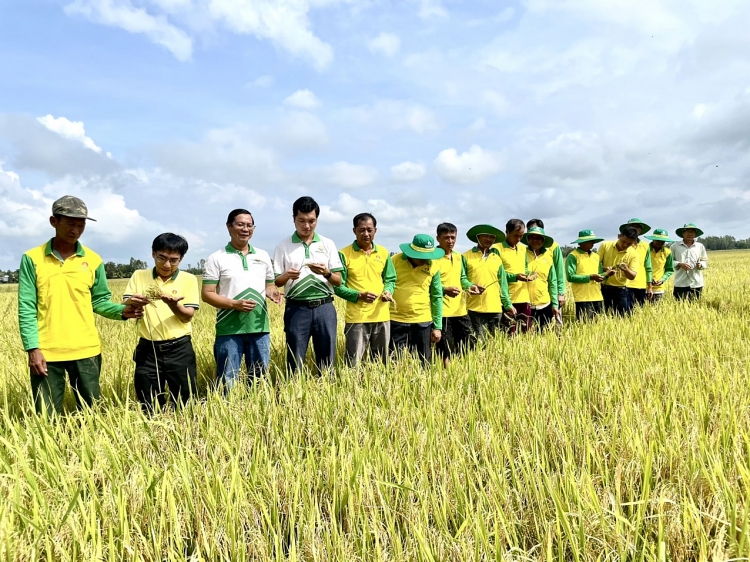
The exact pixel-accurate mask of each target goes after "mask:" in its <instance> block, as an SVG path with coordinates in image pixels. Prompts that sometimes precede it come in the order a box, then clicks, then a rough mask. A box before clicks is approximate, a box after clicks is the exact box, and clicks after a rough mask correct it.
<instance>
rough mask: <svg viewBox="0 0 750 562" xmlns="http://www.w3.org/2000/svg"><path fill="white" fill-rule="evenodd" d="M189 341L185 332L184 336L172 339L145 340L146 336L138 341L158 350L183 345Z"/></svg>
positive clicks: (188, 336)
mask: <svg viewBox="0 0 750 562" xmlns="http://www.w3.org/2000/svg"><path fill="white" fill-rule="evenodd" d="M189 341H190V335H189V334H187V335H184V336H180V337H179V338H175V339H173V340H147V339H146V338H141V341H140V343H142V344H143V345H147V346H151V345H153V346H154V347H156V348H158V349H159V350H164V349H171V348H173V347H177V346H180V345H183V344H185V343H186V342H189Z"/></svg>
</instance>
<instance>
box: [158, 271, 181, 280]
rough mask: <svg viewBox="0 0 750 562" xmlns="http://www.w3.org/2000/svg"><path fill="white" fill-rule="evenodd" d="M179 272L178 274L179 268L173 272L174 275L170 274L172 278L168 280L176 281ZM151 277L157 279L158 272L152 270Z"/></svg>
mask: <svg viewBox="0 0 750 562" xmlns="http://www.w3.org/2000/svg"><path fill="white" fill-rule="evenodd" d="M179 272H180V268H177V269H176V270H175V272H174V273H173V274H172V277H170V279H171V280H172V281H174V280H175V279H177V274H178V273H179ZM151 275H152V276H153V278H154V279H156V278H157V277H159V273H158V272H157V271H156V268H153V269H152V270H151Z"/></svg>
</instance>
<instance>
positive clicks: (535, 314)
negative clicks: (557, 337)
mask: <svg viewBox="0 0 750 562" xmlns="http://www.w3.org/2000/svg"><path fill="white" fill-rule="evenodd" d="M554 320H555V315H554V314H553V313H552V303H550V304H548V305H547V306H545V307H544V308H533V307H532V309H531V322H532V325H533V326H535V327H537V328H539V331H542V330H544V329H545V328H546V327H547V326H549V324H550V322H553V321H554Z"/></svg>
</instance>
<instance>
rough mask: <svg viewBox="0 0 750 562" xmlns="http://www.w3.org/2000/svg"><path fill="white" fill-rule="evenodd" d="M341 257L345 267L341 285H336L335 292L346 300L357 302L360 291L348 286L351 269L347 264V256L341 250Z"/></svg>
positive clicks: (342, 271) (342, 270)
mask: <svg viewBox="0 0 750 562" xmlns="http://www.w3.org/2000/svg"><path fill="white" fill-rule="evenodd" d="M339 259H340V260H341V265H342V267H343V269H341V285H339V286H338V287H334V288H333V292H334V293H335V294H336V296H337V297H339V298H341V299H344V300H345V301H349V302H357V300H358V299H359V292H358V291H355V290H354V289H351V288H349V287H347V286H346V282H347V281H348V280H349V269H348V267H347V265H346V258H345V257H344V254H342V253H341V252H339Z"/></svg>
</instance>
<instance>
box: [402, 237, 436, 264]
mask: <svg viewBox="0 0 750 562" xmlns="http://www.w3.org/2000/svg"><path fill="white" fill-rule="evenodd" d="M399 248H401V251H402V252H403V253H404V255H405V256H406V257H407V258H411V259H414V260H437V259H440V258H442V257H443V256H444V255H445V250H443V249H442V248H438V247H437V246H436V245H435V239H434V238H433V237H432V236H430V235H429V234H417V235H416V236H415V237H414V238H413V240H412V241H411V244H409V243H406V244H400V245H399Z"/></svg>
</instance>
